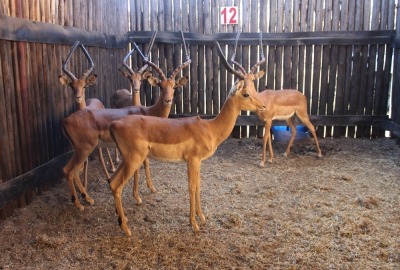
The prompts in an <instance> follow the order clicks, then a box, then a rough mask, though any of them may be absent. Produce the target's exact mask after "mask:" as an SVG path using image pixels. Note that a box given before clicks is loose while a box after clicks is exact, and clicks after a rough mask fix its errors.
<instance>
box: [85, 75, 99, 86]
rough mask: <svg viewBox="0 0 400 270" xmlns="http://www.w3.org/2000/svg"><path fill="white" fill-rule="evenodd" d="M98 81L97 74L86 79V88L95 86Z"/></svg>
mask: <svg viewBox="0 0 400 270" xmlns="http://www.w3.org/2000/svg"><path fill="white" fill-rule="evenodd" d="M96 81H97V74H92V75H90V76H89V77H88V78H87V79H86V86H89V85H95V84H96Z"/></svg>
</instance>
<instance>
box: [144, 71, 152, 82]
mask: <svg viewBox="0 0 400 270" xmlns="http://www.w3.org/2000/svg"><path fill="white" fill-rule="evenodd" d="M151 76H153V74H152V73H151V72H150V71H148V70H147V71H145V72H144V73H143V75H142V79H143V80H147V79H148V78H149V77H151Z"/></svg>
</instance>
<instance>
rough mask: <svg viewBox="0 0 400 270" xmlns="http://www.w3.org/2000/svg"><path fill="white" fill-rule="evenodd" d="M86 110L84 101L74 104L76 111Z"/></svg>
mask: <svg viewBox="0 0 400 270" xmlns="http://www.w3.org/2000/svg"><path fill="white" fill-rule="evenodd" d="M85 108H86V102H85V101H83V102H79V103H78V102H77V103H76V109H77V110H83V109H85Z"/></svg>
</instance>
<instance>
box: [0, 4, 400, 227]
mask: <svg viewBox="0 0 400 270" xmlns="http://www.w3.org/2000/svg"><path fill="white" fill-rule="evenodd" d="M396 4H397V0H385V1H381V0H371V1H364V0H345V1H343V0H308V1H307V0H306V1H295V0H278V1H229V0H227V1H223V0H220V1H211V0H204V1H198V0H171V1H162V0H150V1H144V0H141V1H138V0H127V1H119V0H111V1H110V0H97V1H94V0H87V1H73V0H54V1H48V0H36V1H31V0H16V1H14V0H12V1H11V0H0V30H1V31H0V128H1V133H0V152H1V157H0V165H1V166H0V219H1V218H5V217H7V216H9V215H11V214H12V213H13V211H14V209H15V208H17V207H22V206H24V205H26V204H29V203H30V202H31V201H32V200H33V198H34V197H35V196H36V194H37V193H41V192H42V191H43V190H47V189H48V188H49V187H50V186H51V185H53V184H55V183H57V181H59V180H60V179H62V175H61V169H62V167H63V166H64V165H65V163H66V161H67V160H68V158H69V157H70V154H71V153H70V149H71V148H70V146H69V143H68V142H67V140H66V139H65V138H64V137H63V136H62V134H61V130H60V122H61V120H62V119H63V118H64V117H65V116H66V115H68V114H70V113H71V112H73V111H74V110H75V105H74V98H73V95H72V92H71V91H70V89H68V88H67V87H63V86H61V85H60V83H59V82H58V75H59V74H61V66H62V62H63V60H64V59H65V57H66V55H67V54H68V52H69V50H70V48H71V45H72V44H73V43H74V42H75V41H76V40H78V39H79V40H80V41H81V42H82V43H83V44H85V45H86V46H87V48H88V51H89V53H90V54H91V55H92V57H93V60H94V63H95V73H96V74H97V75H98V80H97V85H95V86H93V87H90V88H89V89H88V92H87V94H86V97H87V98H90V97H97V98H99V99H100V100H101V101H102V102H103V103H104V104H105V106H106V107H109V98H110V96H111V95H112V94H113V92H114V90H115V89H119V88H128V82H127V81H126V79H124V78H122V77H121V76H120V75H119V74H118V68H119V67H120V66H121V61H122V59H123V58H124V56H125V54H126V53H127V52H128V51H129V49H130V42H136V43H138V44H139V45H140V46H141V47H142V48H146V43H147V42H148V41H149V39H150V36H151V34H152V31H155V30H157V31H158V34H157V39H156V43H155V45H154V47H153V49H152V51H151V55H150V57H151V59H152V61H153V62H155V63H157V64H158V65H159V66H160V67H161V69H162V70H164V71H165V72H166V73H167V74H170V73H171V72H172V70H173V69H174V68H175V67H176V66H178V65H179V64H180V63H181V62H182V59H184V55H183V52H182V45H181V41H180V35H179V33H178V31H180V30H182V31H183V32H184V35H185V39H186V42H187V44H188V47H189V51H190V57H191V59H192V63H191V65H190V68H189V69H185V70H184V71H183V72H182V75H184V76H188V77H189V84H188V85H187V86H185V87H184V88H183V89H182V90H178V91H176V95H175V101H174V107H173V110H172V112H171V113H172V114H174V115H175V116H186V115H193V114H200V115H202V116H203V117H212V116H213V115H215V114H217V113H218V112H219V110H220V108H221V107H222V104H223V103H224V101H225V99H226V95H227V92H228V91H229V89H230V87H231V85H232V83H233V80H234V78H233V76H232V74H230V73H229V72H227V71H226V68H225V67H224V66H223V65H222V63H221V61H220V57H219V55H218V53H217V50H216V48H215V46H214V44H213V42H214V41H219V42H220V43H221V44H222V45H223V47H224V48H225V49H226V53H227V56H229V58H230V57H231V55H232V52H233V44H234V40H235V37H236V33H237V32H238V31H240V32H242V34H241V37H240V40H239V50H238V53H237V57H236V60H237V61H238V62H240V63H241V64H242V65H243V66H244V67H245V68H248V69H250V67H251V66H252V65H253V64H254V63H255V62H257V59H258V55H259V50H260V47H259V46H258V33H259V32H262V33H263V35H262V40H263V48H264V52H265V55H266V58H267V62H266V64H264V65H262V66H261V67H260V68H261V69H263V70H265V71H266V76H265V77H263V78H261V79H260V80H259V81H258V82H257V88H258V89H260V90H262V89H264V88H265V86H266V87H267V88H270V89H281V88H295V89H298V90H299V91H301V92H303V93H304V94H305V95H306V96H307V98H308V101H309V112H310V114H311V119H312V121H313V123H314V124H315V125H316V126H317V131H318V136H320V137H330V136H333V137H339V136H349V137H369V138H370V137H377V136H382V135H383V130H385V129H386V130H391V131H392V132H393V133H394V134H399V133H398V132H399V126H398V124H400V109H399V106H398V105H399V103H398V101H399V100H400V81H399V79H398V78H400V74H399V75H398V76H394V78H392V76H393V74H398V73H399V72H400V67H399V66H400V64H399V61H398V57H399V55H398V49H397V48H398V47H399V45H398V44H399V42H397V41H398V40H400V37H399V34H398V33H397V32H396V29H399V27H398V26H397V27H396V25H395V24H396V23H399V22H398V20H396V16H397V8H396ZM224 6H237V7H238V10H239V13H240V16H239V24H237V25H222V24H221V21H220V11H221V8H222V7H224ZM393 56H394V57H393ZM393 59H394V61H393ZM141 64H142V61H141V59H140V58H138V56H137V55H136V54H135V55H133V57H132V65H133V68H136V67H137V66H140V65H141ZM85 68H87V61H86V60H85V58H84V57H83V55H82V53H80V52H78V53H77V54H76V55H74V56H73V58H72V60H71V64H70V69H71V70H72V72H73V73H75V74H81V73H82V72H83V70H85ZM392 69H393V74H392V73H391V72H392ZM158 95H159V90H158V89H157V88H152V87H150V85H149V84H148V83H144V84H143V92H142V97H141V99H142V103H143V104H145V105H150V104H152V103H153V102H154V101H155V99H156V98H157V97H158ZM390 106H391V107H392V111H391V116H392V119H393V121H390V122H388V117H389V112H388V107H390ZM374 121H375V122H374ZM373 123H378V124H379V125H378V124H373ZM260 124H261V123H260V122H259V121H258V120H257V119H256V118H255V116H253V115H249V116H243V117H239V119H238V122H237V127H236V128H235V130H234V136H237V137H246V136H262V134H263V129H262V128H260V127H259V125H260ZM375 127H380V128H379V129H377V128H375ZM388 127H390V128H388ZM382 128H383V129H382Z"/></svg>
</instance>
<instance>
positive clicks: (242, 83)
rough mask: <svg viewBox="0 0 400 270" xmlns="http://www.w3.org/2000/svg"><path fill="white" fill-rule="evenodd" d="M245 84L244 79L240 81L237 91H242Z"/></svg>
mask: <svg viewBox="0 0 400 270" xmlns="http://www.w3.org/2000/svg"><path fill="white" fill-rule="evenodd" d="M243 86H244V80H240V81H238V83H237V86H236V91H242V89H243Z"/></svg>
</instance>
